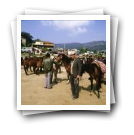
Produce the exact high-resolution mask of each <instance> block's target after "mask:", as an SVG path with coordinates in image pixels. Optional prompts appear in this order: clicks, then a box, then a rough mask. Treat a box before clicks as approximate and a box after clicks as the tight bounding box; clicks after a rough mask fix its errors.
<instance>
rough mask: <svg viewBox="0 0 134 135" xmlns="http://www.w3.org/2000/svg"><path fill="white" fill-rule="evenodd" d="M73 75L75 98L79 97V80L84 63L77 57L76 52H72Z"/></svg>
mask: <svg viewBox="0 0 134 135" xmlns="http://www.w3.org/2000/svg"><path fill="white" fill-rule="evenodd" d="M70 56H71V58H72V62H71V75H70V84H71V91H72V96H73V99H77V98H78V97H79V80H80V78H81V70H82V64H81V61H80V59H79V58H77V57H76V54H75V52H72V53H71V55H70Z"/></svg>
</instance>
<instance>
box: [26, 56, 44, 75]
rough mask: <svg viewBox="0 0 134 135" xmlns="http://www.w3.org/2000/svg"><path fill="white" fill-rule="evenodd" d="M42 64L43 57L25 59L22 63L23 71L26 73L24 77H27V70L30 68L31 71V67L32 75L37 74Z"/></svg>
mask: <svg viewBox="0 0 134 135" xmlns="http://www.w3.org/2000/svg"><path fill="white" fill-rule="evenodd" d="M42 62H43V57H31V58H30V57H29V58H25V60H24V61H23V65H24V71H25V73H26V75H28V73H27V72H28V68H30V70H31V71H32V69H31V67H33V71H34V73H36V74H37V72H38V71H39V68H40V69H41V68H42Z"/></svg>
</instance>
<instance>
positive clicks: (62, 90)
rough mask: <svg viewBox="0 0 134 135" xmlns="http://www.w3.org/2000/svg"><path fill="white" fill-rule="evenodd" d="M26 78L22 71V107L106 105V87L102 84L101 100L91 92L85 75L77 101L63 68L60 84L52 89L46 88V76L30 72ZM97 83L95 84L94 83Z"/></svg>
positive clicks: (59, 75)
mask: <svg viewBox="0 0 134 135" xmlns="http://www.w3.org/2000/svg"><path fill="white" fill-rule="evenodd" d="M28 73H29V75H28V76H26V75H25V73H24V69H23V68H22V69H21V104H22V105H105V104H106V86H105V85H104V84H102V89H101V90H100V98H99V99H98V98H97V96H96V95H95V93H93V92H90V82H89V80H88V78H89V76H88V74H87V73H85V74H84V75H83V77H82V80H81V81H80V94H79V98H78V99H76V100H73V99H72V95H71V89H70V88H71V87H70V84H67V83H66V82H67V80H66V78H67V77H66V72H65V69H64V67H62V73H60V74H58V78H59V80H61V82H59V83H58V84H54V85H53V88H52V89H45V88H44V74H40V75H35V74H33V73H32V72H30V71H29V72H28ZM94 83H95V82H94ZM96 93H97V91H96Z"/></svg>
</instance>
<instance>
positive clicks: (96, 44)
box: [55, 41, 106, 51]
mask: <svg viewBox="0 0 134 135" xmlns="http://www.w3.org/2000/svg"><path fill="white" fill-rule="evenodd" d="M55 46H56V47H60V48H64V43H61V44H55ZM83 47H85V48H87V49H89V50H96V51H97V50H106V41H93V42H88V43H65V48H66V49H74V48H76V49H80V48H83Z"/></svg>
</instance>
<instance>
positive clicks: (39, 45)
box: [33, 41, 55, 48]
mask: <svg viewBox="0 0 134 135" xmlns="http://www.w3.org/2000/svg"><path fill="white" fill-rule="evenodd" d="M54 46H55V45H54V43H52V42H48V41H36V42H35V43H34V44H33V47H37V48H54Z"/></svg>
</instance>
